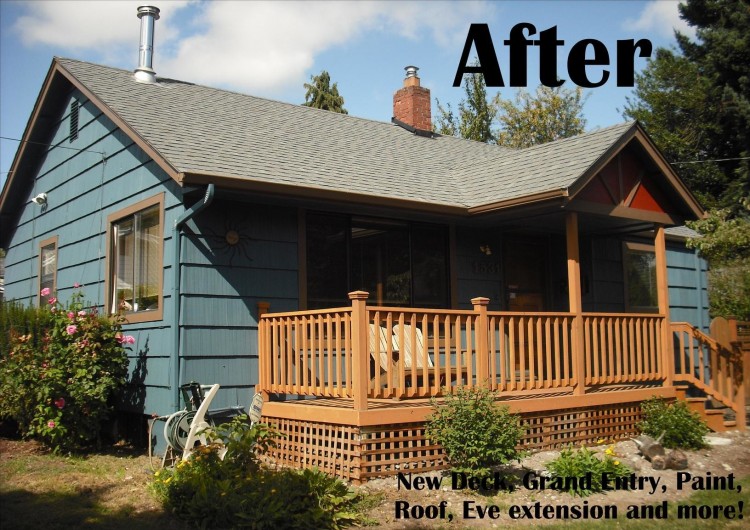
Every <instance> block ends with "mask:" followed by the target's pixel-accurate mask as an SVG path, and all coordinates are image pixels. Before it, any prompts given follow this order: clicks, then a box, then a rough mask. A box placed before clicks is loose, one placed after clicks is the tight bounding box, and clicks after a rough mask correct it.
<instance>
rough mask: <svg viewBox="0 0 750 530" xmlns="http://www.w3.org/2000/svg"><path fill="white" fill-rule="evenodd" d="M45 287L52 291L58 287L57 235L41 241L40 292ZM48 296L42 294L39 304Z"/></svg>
mask: <svg viewBox="0 0 750 530" xmlns="http://www.w3.org/2000/svg"><path fill="white" fill-rule="evenodd" d="M43 289H49V292H50V293H54V292H55V290H56V289H57V236H55V237H51V238H49V239H45V240H44V241H42V242H41V243H39V292H40V293H41V291H42V290H43ZM47 298H48V297H43V296H41V295H40V296H39V305H42V302H43V301H45V300H46V299H47Z"/></svg>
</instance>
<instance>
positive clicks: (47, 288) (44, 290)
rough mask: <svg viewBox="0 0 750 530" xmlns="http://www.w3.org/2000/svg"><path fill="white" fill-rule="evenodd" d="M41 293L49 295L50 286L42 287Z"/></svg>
mask: <svg viewBox="0 0 750 530" xmlns="http://www.w3.org/2000/svg"><path fill="white" fill-rule="evenodd" d="M39 294H41V295H42V296H47V295H48V294H49V287H45V288H44V289H42V291H41V292H40V293H39Z"/></svg>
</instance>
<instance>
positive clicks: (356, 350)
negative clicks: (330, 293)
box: [349, 291, 370, 410]
mask: <svg viewBox="0 0 750 530" xmlns="http://www.w3.org/2000/svg"><path fill="white" fill-rule="evenodd" d="M368 296H370V293H368V292H366V291H352V292H351V293H349V300H351V301H352V378H353V380H352V393H353V394H354V410H367V392H368V390H369V386H370V379H369V376H368V373H367V372H368V368H369V365H370V352H369V349H368V346H367V335H368V334H367V328H368V325H367V324H368V322H367V307H366V305H367V297H368Z"/></svg>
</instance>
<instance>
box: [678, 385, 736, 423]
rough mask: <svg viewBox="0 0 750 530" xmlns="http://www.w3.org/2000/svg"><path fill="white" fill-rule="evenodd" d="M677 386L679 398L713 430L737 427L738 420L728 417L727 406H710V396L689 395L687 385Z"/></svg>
mask: <svg viewBox="0 0 750 530" xmlns="http://www.w3.org/2000/svg"><path fill="white" fill-rule="evenodd" d="M675 388H676V391H677V396H676V397H677V399H681V400H682V401H684V402H686V403H687V406H688V409H689V410H691V411H693V412H697V413H698V414H700V415H701V417H702V418H703V420H704V421H705V422H706V425H708V428H709V429H711V430H712V431H713V432H725V431H729V430H732V429H734V428H736V426H737V422H736V421H735V420H733V419H727V418H726V416H727V411H728V410H729V409H727V408H726V407H724V408H710V407H709V404H710V403H709V398H708V397H688V396H687V391H688V387H687V386H678V387H675Z"/></svg>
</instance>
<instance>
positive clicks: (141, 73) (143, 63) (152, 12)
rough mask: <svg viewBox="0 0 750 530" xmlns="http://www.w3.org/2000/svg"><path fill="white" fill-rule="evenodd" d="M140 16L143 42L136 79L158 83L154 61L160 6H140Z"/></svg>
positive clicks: (139, 52) (139, 49)
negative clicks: (155, 33)
mask: <svg viewBox="0 0 750 530" xmlns="http://www.w3.org/2000/svg"><path fill="white" fill-rule="evenodd" d="M138 18H139V19H141V42H140V46H139V48H138V68H136V69H135V80H136V81H140V82H141V83H156V72H155V71H154V69H153V62H154V22H155V21H157V20H159V8H158V7H155V6H140V7H139V8H138Z"/></svg>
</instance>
